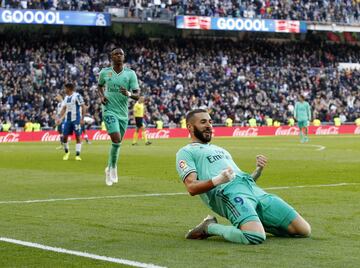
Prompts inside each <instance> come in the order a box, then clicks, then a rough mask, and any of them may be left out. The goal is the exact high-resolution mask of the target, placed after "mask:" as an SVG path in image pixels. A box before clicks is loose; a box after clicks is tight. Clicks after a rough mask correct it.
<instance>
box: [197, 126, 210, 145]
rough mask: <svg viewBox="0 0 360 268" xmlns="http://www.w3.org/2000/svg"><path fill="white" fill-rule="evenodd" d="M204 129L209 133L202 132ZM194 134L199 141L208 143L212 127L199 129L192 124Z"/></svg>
mask: <svg viewBox="0 0 360 268" xmlns="http://www.w3.org/2000/svg"><path fill="white" fill-rule="evenodd" d="M205 131H206V132H210V133H209V134H208V133H204V132H205ZM194 136H195V137H196V138H197V139H199V140H200V141H201V142H203V143H208V142H210V141H211V138H212V129H211V128H206V129H205V130H204V131H200V130H199V129H198V128H197V127H196V126H194Z"/></svg>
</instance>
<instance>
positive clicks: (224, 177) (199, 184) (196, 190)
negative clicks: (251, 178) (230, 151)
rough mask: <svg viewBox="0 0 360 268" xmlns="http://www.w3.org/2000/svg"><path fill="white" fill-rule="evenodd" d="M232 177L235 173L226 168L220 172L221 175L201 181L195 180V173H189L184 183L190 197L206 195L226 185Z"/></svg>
mask: <svg viewBox="0 0 360 268" xmlns="http://www.w3.org/2000/svg"><path fill="white" fill-rule="evenodd" d="M234 177H235V173H234V171H233V170H232V168H231V167H227V168H226V169H224V170H223V171H221V173H220V174H219V175H217V176H216V177H214V178H212V179H208V180H201V181H200V180H198V179H197V173H196V172H191V173H190V174H189V175H187V177H186V178H185V180H184V183H185V186H186V189H187V191H188V192H189V194H190V195H198V194H203V193H206V192H208V191H210V190H211V189H213V188H214V187H216V186H218V185H220V184H223V183H227V182H229V181H231V180H232V179H234Z"/></svg>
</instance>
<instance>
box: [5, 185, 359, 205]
mask: <svg viewBox="0 0 360 268" xmlns="http://www.w3.org/2000/svg"><path fill="white" fill-rule="evenodd" d="M359 184H360V183H356V182H354V183H348V182H341V183H334V184H309V185H293V186H275V187H264V188H263V189H264V190H282V189H296V188H318V187H339V186H349V185H359ZM177 195H188V193H186V192H182V193H153V194H129V195H107V196H106V195H105V196H89V197H70V198H52V199H35V200H8V201H0V205H1V204H31V203H50V202H58V201H78V200H97V199H120V198H134V197H135V198H136V197H162V196H177Z"/></svg>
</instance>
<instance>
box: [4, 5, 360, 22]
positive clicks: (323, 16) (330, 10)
mask: <svg viewBox="0 0 360 268" xmlns="http://www.w3.org/2000/svg"><path fill="white" fill-rule="evenodd" d="M0 1H1V0H0ZM1 3H2V4H1V6H2V7H6V8H23V9H27V8H28V9H53V10H81V11H106V10H107V8H108V7H118V8H129V9H130V10H131V11H132V12H131V14H133V15H135V14H136V15H137V16H139V14H141V11H143V10H144V9H147V8H150V9H156V10H157V12H152V14H160V13H161V11H162V10H164V11H165V10H166V11H171V12H172V13H173V14H174V15H200V16H215V17H243V18H262V19H289V20H305V21H319V22H339V23H351V24H359V23H360V0H317V1H315V0H289V1H279V0H104V1H100V0H20V1H19V0H2V1H1Z"/></svg>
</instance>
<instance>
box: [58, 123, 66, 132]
mask: <svg viewBox="0 0 360 268" xmlns="http://www.w3.org/2000/svg"><path fill="white" fill-rule="evenodd" d="M64 123H65V121H62V122H61V123H60V125H58V126H57V127H56V128H57V131H58V132H59V134H63V132H64Z"/></svg>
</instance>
